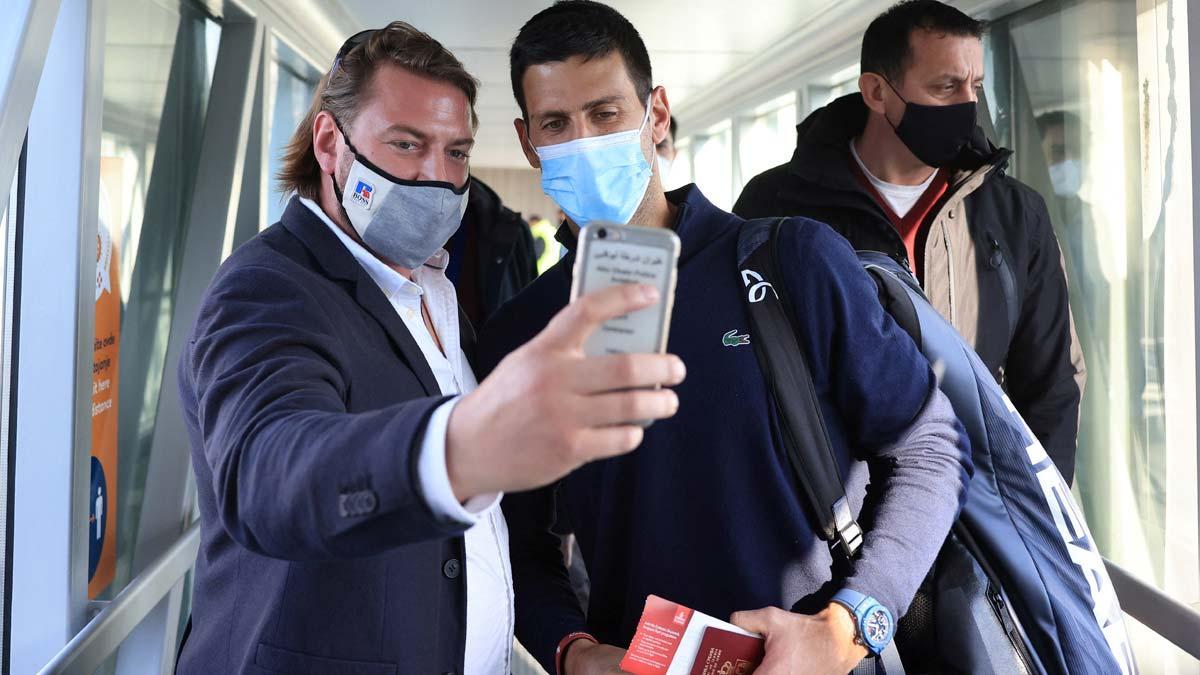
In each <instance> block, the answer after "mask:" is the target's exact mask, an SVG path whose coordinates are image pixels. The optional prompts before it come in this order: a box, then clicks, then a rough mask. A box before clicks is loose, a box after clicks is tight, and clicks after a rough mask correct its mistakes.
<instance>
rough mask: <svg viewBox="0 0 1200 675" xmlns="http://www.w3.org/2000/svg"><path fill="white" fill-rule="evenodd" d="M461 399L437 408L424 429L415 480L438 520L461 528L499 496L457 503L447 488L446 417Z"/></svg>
mask: <svg viewBox="0 0 1200 675" xmlns="http://www.w3.org/2000/svg"><path fill="white" fill-rule="evenodd" d="M461 398H462V397H461V396H455V397H454V398H452V399H450V400H449V401H446V402H445V403H443V404H441V405H440V406H438V408H437V410H435V411H434V412H433V416H431V417H430V418H429V424H427V425H426V426H425V438H424V440H422V441H421V449H420V452H421V454H420V457H419V458H418V459H417V477H418V480H420V482H421V491H422V492H423V493H424V494H425V501H426V502H427V503H428V504H429V508H430V509H432V510H433V513H434V515H435V516H437V517H438V518H444V519H446V520H453V521H457V522H459V523H463V524H465V525H474V524H475V523H477V522H479V520H480V518H482V517H483V514H484V513H485V512H487V511H488V509H491V508H492V507H493V506H495V505H496V504H498V503H499V502H500V497H502V496H503V494H502V493H499V492H495V493H491V494H485V495H476V496H474V497H471V498H470V499H468V500H467V501H466V502H465V503H460V502H459V501H458V499H457V498H455V496H454V490H453V489H452V488H451V487H450V474H449V473H448V472H447V471H446V428H447V427H448V426H449V424H450V413H452V412H454V406H456V405H458V401H459V400H460V399H461Z"/></svg>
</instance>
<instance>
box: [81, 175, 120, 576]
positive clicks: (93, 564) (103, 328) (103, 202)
mask: <svg viewBox="0 0 1200 675" xmlns="http://www.w3.org/2000/svg"><path fill="white" fill-rule="evenodd" d="M100 193H101V198H100V218H99V223H98V224H97V228H96V230H97V231H96V334H95V339H94V341H93V342H92V461H91V465H92V468H91V471H92V479H91V482H90V488H89V490H90V492H89V494H88V507H89V508H88V511H89V513H88V597H89V598H95V597H96V596H97V595H99V594H100V593H101V592H102V591H104V589H105V588H107V587H108V585H109V584H111V583H112V580H113V573H114V571H115V570H116V562H117V520H116V515H117V379H118V377H117V373H118V368H117V361H118V355H119V353H120V347H121V291H120V279H121V277H120V274H119V273H118V270H119V264H118V257H119V256H118V246H117V243H116V241H114V238H113V236H112V230H111V229H110V223H119V222H120V221H119V220H117V219H115V218H113V217H112V216H113V214H112V213H111V208H110V206H109V203H108V199H107V195H106V193H107V190H106V189H105V188H104V187H103V185H102V186H101V188H100Z"/></svg>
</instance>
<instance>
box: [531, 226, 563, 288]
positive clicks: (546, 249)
mask: <svg viewBox="0 0 1200 675" xmlns="http://www.w3.org/2000/svg"><path fill="white" fill-rule="evenodd" d="M560 222H561V221H560ZM529 229H530V231H531V232H532V233H533V252H534V255H536V256H537V273H538V274H541V273H542V272H545V271H546V270H548V269H550V268H551V267H553V266H554V263H556V262H558V259H559V258H561V257H562V244H560V243H559V241H558V240H557V239H555V238H554V235H555V234H556V233H557V232H558V225H555V224H553V223H551V222H550V221H549V220H546V219H545V218H542V217H541V216H531V217H530V218H529Z"/></svg>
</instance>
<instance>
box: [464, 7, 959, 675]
mask: <svg viewBox="0 0 1200 675" xmlns="http://www.w3.org/2000/svg"><path fill="white" fill-rule="evenodd" d="M510 65H511V76H512V85H513V92H514V95H515V96H516V99H517V103H518V105H519V106H520V108H521V113H522V117H521V118H519V119H517V120H515V126H516V131H517V137H518V140H519V142H520V143H521V147H522V148H523V150H524V152H525V155H526V158H527V159H528V161H529V163H530V165H531V166H533V167H534V168H538V169H540V170H541V172H542V185H543V188H544V190H545V191H546V193H547V194H549V195H550V196H551V197H553V198H554V199H555V201H556V202H557V203H558V204H559V206H560V207H561V208H562V209H563V211H564V212H565V213H566V215H567V219H568V222H567V225H565V226H564V229H563V230H562V231H560V239H561V240H564V241H565V242H566V243H567V246H568V248H569V249H571V250H572V252H571V253H568V255H567V256H566V257H565V258H564V259H563V260H562V261H560V262H559V263H558V264H557V265H555V266H554V267H553V268H551V269H550V270H548V271H547V272H546V273H545V274H543V275H542V276H541V277H540V278H539V279H538V280H537V281H535V282H534V283H533V284H532V285H530V287H529V288H527V289H526V290H525V291H524V292H523V293H522V294H521V295H519V296H517V298H515V299H514V300H513V301H512V302H510V303H509V304H508V305H506V306H505V307H504V308H502V309H501V310H500V311H499V312H498V313H497V315H496V316H495V317H494V318H493V320H492V321H491V322H490V323H489V324H488V326H487V327H486V328H485V330H484V331H483V333H482V334H481V338H480V345H479V346H480V364H479V365H480V368H481V373H485V372H487V371H488V369H490V368H491V367H494V366H496V364H497V363H500V366H499V367H503V366H504V363H502V362H501V359H502V358H503V357H504V355H505V354H507V353H509V352H510V351H512V350H515V349H518V348H520V346H521V345H522V344H524V343H525V342H526V341H527V340H529V339H530V338H533V337H534V336H535V335H537V333H538V331H540V330H541V329H542V327H543V326H545V325H546V323H547V322H548V321H549V320H550V319H551V317H552V316H553V315H554V313H555V312H557V311H558V310H559V309H560V308H562V307H563V306H565V305H566V304H567V301H568V298H569V295H570V291H571V284H572V265H573V264H574V261H575V254H574V252H573V251H574V248H575V247H574V243H575V238H576V234H577V232H578V228H579V227H581V226H586V225H587V224H588V223H590V222H594V221H607V222H615V223H618V224H626V223H628V224H632V225H639V226H645V227H660V228H670V229H672V230H673V231H674V232H675V233H676V234H677V235H678V236H679V239H680V240H681V242H682V250H681V255H680V259H679V263H678V281H677V291H676V297H675V303H674V312H673V316H671V317H670V341H669V344H668V351H669V352H670V353H673V354H677V355H678V356H679V357H680V358H682V359H683V361H684V363H685V365H686V366H687V367H688V371H689V376H688V380H687V382H686V383H684V384H683V385H682V386H680V387H678V388H677V389H676V392H677V394H678V396H679V411H678V413H677V414H676V416H675V417H674V418H672V419H670V420H666V421H659V422H656V423H655V424H653V425H652V426H650V427H649V428H648V429H646V432H645V436H644V440H643V443H642V445H641V447H640V448H639V449H638V450H636V451H635V452H633V453H631V454H629V455H627V456H624V457H621V458H616V459H606V460H601V461H596V462H592V463H590V464H586V465H584V466H583V467H581V468H579V469H576V470H575V471H573V472H572V473H570V474H569V475H568V476H567V477H566V478H564V479H562V480H560V481H558V482H557V483H555V484H554V485H551V486H549V487H546V488H543V489H538V490H534V491H532V492H525V493H520V494H510V495H508V496H506V497H505V499H504V502H503V506H504V512H505V516H506V518H507V520H508V523H509V531H510V545H511V556H512V570H513V582H514V588H515V590H516V593H517V596H516V632H517V637H518V638H519V639H520V641H521V642H522V643H523V644H524V645H525V646H526V647H528V648H529V649H530V651H531V652H532V653H533V654H534V656H536V657H537V658H538V660H539V661H540V662H541V663H542V664H543V666H544V667H546V668H547V669H548V670H549V672H552V673H553V672H556V669H557V672H559V673H567V674H569V675H584V674H586V673H602V672H615V669H616V667H617V664H618V663H619V662H620V660H621V658H622V656H623V654H624V647H625V646H626V645H628V644H629V640H630V638H631V636H632V635H633V633H634V630H635V628H636V626H637V621H638V617H639V615H640V613H641V610H642V607H643V603H644V602H645V600H646V596H647V595H648V594H656V595H659V596H662V597H664V598H667V599H669V600H671V601H674V602H678V603H681V604H684V605H687V606H689V607H692V608H694V609H696V610H698V611H701V612H704V613H707V614H710V615H714V616H717V617H721V618H724V617H728V616H730V615H731V614H732V613H734V612H738V611H739V610H747V609H753V608H758V607H765V608H767V609H763V610H759V611H751V612H745V613H739V614H737V615H735V616H734V618H733V620H734V621H735V623H737V624H739V625H741V626H742V627H743V628H746V629H747V630H751V631H755V632H760V633H763V634H764V635H765V636H766V640H767V642H766V646H767V647H766V648H767V654H766V660H765V661H764V663H763V666H762V669H761V671H760V672H762V673H766V674H768V675H769V674H771V673H793V672H799V671H801V670H803V671H804V672H813V673H846V672H848V671H849V670H850V669H851V668H852V667H853V666H854V665H855V664H856V663H857V662H858V661H859V660H860V659H862V658H863V657H864V656H867V654H868V648H867V647H866V646H865V645H864V644H863V640H862V639H861V638H862V636H861V635H859V634H858V625H859V624H858V617H856V616H855V615H854V614H853V612H852V611H850V610H848V609H847V608H846V607H845V606H843V604H839V603H840V602H844V601H845V598H846V597H850V596H854V597H859V598H866V599H867V600H871V599H873V601H874V602H876V603H878V605H879V606H881V607H882V608H885V610H886V612H888V613H890V615H891V617H894V618H898V617H900V616H902V615H903V614H904V612H905V610H906V608H907V605H908V603H909V602H910V600H911V599H912V597H913V595H914V593H915V592H916V590H917V587H918V585H919V584H920V582H921V580H922V578H923V577H924V576H925V573H926V571H927V570H928V569H929V567H930V566H931V564H932V563H933V560H934V558H935V556H936V554H937V552H938V550H939V548H940V547H941V545H942V541H943V539H944V538H945V536H946V533H947V532H948V531H949V528H950V525H951V523H952V522H953V520H954V518H955V516H956V514H957V512H958V509H959V507H960V502H961V499H962V496H963V494H964V490H965V485H966V481H967V480H968V476H969V473H970V469H971V467H970V459H969V454H968V447H967V441H966V439H965V436H964V435H963V433H962V428H961V426H960V424H959V423H958V421H957V419H956V418H955V416H954V412H953V410H952V409H951V407H950V404H949V402H948V401H947V400H946V399H945V397H944V396H943V395H942V394H941V393H940V392H939V390H938V389H937V386H936V383H935V378H934V376H933V373H932V372H931V370H930V367H929V364H928V362H927V361H926V360H925V358H924V357H923V356H921V354H920V353H919V352H918V351H917V349H916V347H915V346H914V345H913V342H912V340H911V339H910V338H909V337H908V335H907V334H905V333H904V332H903V331H902V330H900V329H899V328H898V327H897V326H896V324H895V323H893V321H892V320H891V319H890V317H888V316H887V315H886V314H885V313H884V311H883V309H882V307H881V306H880V304H879V302H878V300H877V297H876V290H875V286H874V285H873V283H872V282H871V281H870V280H869V279H868V277H867V276H866V274H865V273H864V272H863V271H862V269H861V268H860V266H859V262H858V260H857V258H856V257H855V255H854V252H853V251H852V250H851V249H850V247H849V246H848V245H847V244H846V243H845V241H844V240H842V239H841V238H840V237H838V236H837V235H836V234H835V233H834V232H833V231H832V230H830V229H829V228H827V227H826V226H824V225H822V224H820V223H818V222H816V221H812V220H807V219H803V218H796V219H791V220H789V221H788V222H787V223H786V224H785V225H784V226H783V228H782V230H781V234H780V237H779V247H780V255H781V256H786V257H787V258H788V259H790V260H793V261H794V264H790V265H788V266H787V268H786V269H785V270H783V275H782V279H781V280H780V282H781V283H783V284H786V285H787V291H788V292H789V293H790V294H791V298H792V299H793V301H794V304H795V306H796V307H797V308H798V310H799V311H800V312H801V313H802V317H801V320H799V321H797V331H798V332H797V338H798V340H799V342H800V343H801V345H802V347H803V349H804V351H805V353H806V355H807V356H808V358H809V360H810V364H811V365H810V368H811V370H812V376H813V382H814V385H815V389H816V393H817V397H818V400H819V404H820V407H821V409H822V412H823V415H824V418H825V423H826V426H827V427H828V431H829V436H830V440H831V442H832V446H833V449H834V453H835V454H836V456H837V460H838V463H839V466H840V467H841V469H842V474H843V480H844V482H845V483H846V487H847V494H848V495H849V496H850V499H851V501H852V502H853V504H852V506H853V508H854V509H855V511H856V512H857V513H859V521H860V522H861V523H862V524H863V526H864V528H865V529H866V533H865V537H864V539H863V546H862V550H861V552H860V554H859V556H858V557H856V558H855V559H854V562H853V565H852V566H850V568H849V569H845V568H838V569H839V570H843V569H844V573H843V572H842V571H839V572H837V573H835V572H833V571H832V570H831V568H832V567H833V566H834V562H835V561H834V559H833V556H832V555H831V551H830V549H829V548H828V547H827V546H826V545H824V544H823V543H822V542H821V541H820V540H819V539H818V537H817V535H816V534H815V532H814V531H813V529H812V528H811V526H810V525H809V520H808V518H807V516H806V514H805V510H804V509H805V507H804V505H803V503H802V501H801V498H800V496H799V493H798V489H797V487H796V484H795V479H794V477H793V474H792V470H791V468H790V467H789V465H788V463H787V459H786V458H785V450H784V447H783V445H782V443H781V441H780V438H781V436H780V429H779V426H778V424H777V422H776V419H775V417H776V416H775V412H774V407H773V405H772V402H771V400H770V398H769V396H768V385H767V382H766V381H765V379H764V377H763V375H762V372H761V370H760V368H759V365H758V362H757V360H756V358H755V353H754V350H753V347H752V345H751V341H753V340H755V339H757V338H756V336H755V335H753V334H750V333H749V330H748V328H749V325H748V324H749V318H748V315H747V313H746V311H745V309H744V306H743V300H742V297H741V294H742V293H743V292H744V290H743V286H742V283H741V278H740V276H739V273H738V269H737V264H736V262H737V251H736V247H737V241H738V232H739V227H740V225H741V223H742V219H741V218H738V217H737V216H734V215H732V214H729V213H726V212H724V211H721V210H720V209H718V208H716V207H715V206H713V205H712V204H711V203H710V202H709V201H708V200H707V199H705V197H704V195H702V194H701V193H700V191H699V190H698V189H697V188H696V187H695V186H694V185H690V186H687V187H684V188H681V189H679V190H676V191H673V192H670V193H667V194H664V193H663V192H662V188H661V182H660V181H661V176H660V175H659V174H658V172H657V171H656V170H655V169H654V167H655V165H656V163H655V161H654V152H655V150H654V148H655V145H656V144H657V143H659V142H661V141H662V140H663V138H664V137H665V136H666V135H667V134H668V133H669V131H668V126H669V124H670V105H669V103H668V101H667V94H666V92H665V91H664V90H663V88H662V87H653V86H652V79H651V72H650V61H649V57H648V55H647V52H646V47H645V45H644V44H643V42H642V39H641V37H640V36H639V34H638V32H637V31H636V30H635V29H634V27H633V26H632V25H631V24H630V23H629V21H628V20H626V19H625V18H624V17H623V16H621V15H620V14H619V13H617V12H616V11H615V10H613V9H612V8H610V7H608V6H606V5H603V4H600V3H597V2H592V1H590V0H564V1H562V2H559V3H557V4H555V5H553V6H552V7H550V8H548V9H545V10H543V11H542V12H540V13H538V14H537V15H535V16H534V17H533V18H532V19H530V20H529V22H528V23H526V24H525V25H524V27H522V28H521V30H520V32H519V34H518V35H517V38H516V40H515V42H514V44H513V46H512V51H511V53H510ZM547 414H548V415H551V414H557V413H556V412H554V411H547ZM854 460H863V461H862V462H855V461H854ZM868 479H869V480H870V482H871V489H870V491H869V492H868V491H867V489H866V483H867V481H868ZM556 500H561V501H562V502H563V506H564V511H565V512H566V513H567V514H568V515H569V517H570V520H571V524H572V526H573V527H574V531H575V533H576V535H577V536H578V538H579V544H580V549H581V550H582V553H583V558H584V562H585V564H586V567H587V570H588V574H589V577H590V580H591V591H592V592H591V601H590V607H589V610H588V615H587V618H586V619H585V618H584V616H583V613H582V612H581V611H580V609H579V605H578V603H577V601H576V598H575V595H574V594H573V593H572V591H571V587H570V585H569V583H568V580H567V574H566V571H565V569H564V567H563V564H562V557H561V554H560V552H559V546H558V539H557V537H555V536H554V535H553V534H551V533H550V527H551V526H552V525H553V521H554V514H555V504H556ZM860 507H861V510H859V509H860ZM835 596H837V597H835ZM784 610H790V611H784ZM893 625H894V622H893ZM886 637H887V638H890V635H888V636H886ZM884 642H886V640H885V641H884ZM882 648H883V647H882V646H873V647H872V649H871V651H877V650H882ZM556 660H557V662H556Z"/></svg>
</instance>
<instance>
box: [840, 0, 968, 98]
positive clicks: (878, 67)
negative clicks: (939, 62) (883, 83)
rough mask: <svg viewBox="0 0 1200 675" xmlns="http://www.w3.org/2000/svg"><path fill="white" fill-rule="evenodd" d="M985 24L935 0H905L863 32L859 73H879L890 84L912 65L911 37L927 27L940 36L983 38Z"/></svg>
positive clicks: (896, 82) (901, 76) (895, 81)
mask: <svg viewBox="0 0 1200 675" xmlns="http://www.w3.org/2000/svg"><path fill="white" fill-rule="evenodd" d="M986 28H987V24H985V23H984V22H983V21H979V20H978V19H972V18H971V17H969V16H967V15H966V14H963V13H962V12H960V11H959V10H957V9H955V8H954V7H951V6H950V5H947V4H945V3H942V2H938V1H937V0H904V1H903V2H898V3H896V4H894V5H892V6H891V7H890V8H888V10H887V11H885V12H884V13H883V14H880V15H879V16H877V17H875V20H874V21H872V22H871V25H870V26H867V32H866V33H864V34H863V41H862V56H861V59H860V63H861V64H862V72H864V73H876V74H879V75H882V76H884V77H886V78H887V79H888V81H889V82H891V83H893V84H899V83H900V82H901V81H902V80H903V79H904V73H905V72H907V71H908V67H909V66H911V65H912V61H913V53H912V43H911V42H910V37H911V36H912V34H913V31H916V30H918V29H919V30H927V31H931V32H935V33H940V34H942V35H954V36H957V37H974V38H982V37H983V31H984V30H985V29H986Z"/></svg>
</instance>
